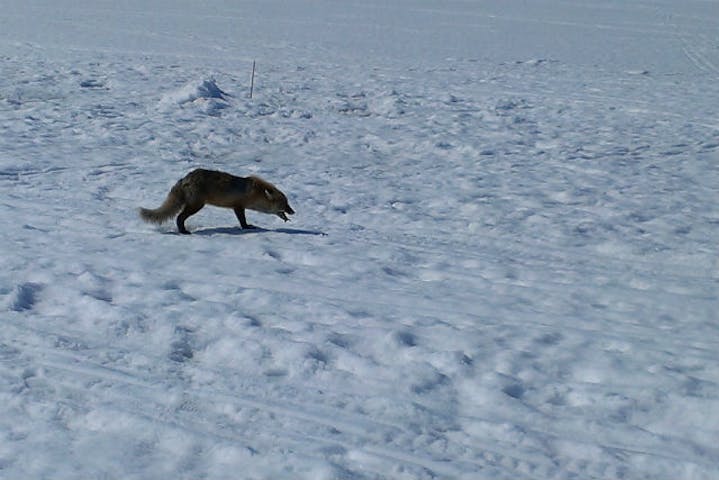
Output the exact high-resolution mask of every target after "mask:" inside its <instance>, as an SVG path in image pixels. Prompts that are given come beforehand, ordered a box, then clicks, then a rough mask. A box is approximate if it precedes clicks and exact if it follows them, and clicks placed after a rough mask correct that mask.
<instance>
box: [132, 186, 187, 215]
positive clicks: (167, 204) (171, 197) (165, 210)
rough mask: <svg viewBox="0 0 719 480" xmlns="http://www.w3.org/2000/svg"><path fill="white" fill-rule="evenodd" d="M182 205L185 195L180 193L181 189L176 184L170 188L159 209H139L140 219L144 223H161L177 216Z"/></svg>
mask: <svg viewBox="0 0 719 480" xmlns="http://www.w3.org/2000/svg"><path fill="white" fill-rule="evenodd" d="M184 205H185V195H184V194H183V193H182V188H180V183H179V182H178V183H177V184H176V185H175V186H174V187H172V190H170V193H168V194H167V198H166V199H165V201H164V202H162V205H160V207H159V208H155V209H149V208H140V209H139V212H140V217H141V218H142V219H143V220H144V221H146V222H150V223H163V222H166V221H167V220H169V219H171V218H172V217H174V216H175V215H177V214H178V213H179V212H180V210H182V207H183V206H184Z"/></svg>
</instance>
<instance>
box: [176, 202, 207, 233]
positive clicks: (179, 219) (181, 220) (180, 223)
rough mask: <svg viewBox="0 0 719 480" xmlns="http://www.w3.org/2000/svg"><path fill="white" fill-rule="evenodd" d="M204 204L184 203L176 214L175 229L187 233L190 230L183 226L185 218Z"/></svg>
mask: <svg viewBox="0 0 719 480" xmlns="http://www.w3.org/2000/svg"><path fill="white" fill-rule="evenodd" d="M204 206H205V205H204V204H202V203H200V204H198V205H185V208H184V209H183V210H182V211H181V212H180V214H179V215H178V216H177V229H178V230H179V231H180V233H184V234H186V235H187V234H189V233H190V231H189V230H187V229H186V228H185V220H187V217H189V216H191V215H194V214H196V213H197V212H199V211H200V210H201V209H202V207H204Z"/></svg>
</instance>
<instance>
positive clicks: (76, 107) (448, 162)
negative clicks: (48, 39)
mask: <svg viewBox="0 0 719 480" xmlns="http://www.w3.org/2000/svg"><path fill="white" fill-rule="evenodd" d="M41 3H42V2H40V3H38V4H37V5H34V6H33V8H36V9H39V11H43V12H45V11H48V10H46V8H48V7H46V6H42V7H41V6H38V5H41ZM510 3H511V2H510ZM542 3H543V4H546V5H545V6H550V7H552V8H553V9H559V11H563V10H562V9H564V8H566V9H568V10H567V11H568V12H574V9H576V8H579V10H577V11H578V12H580V13H581V12H583V11H584V10H582V8H587V9H589V10H588V11H594V10H595V9H596V12H595V13H597V12H599V13H601V16H598V17H597V18H595V19H591V18H584V17H582V15H579V14H577V16H576V17H572V16H571V15H569V16H567V19H566V20H561V19H560V20H556V21H555V20H550V19H548V18H546V17H544V16H540V17H529V16H527V15H525V14H521V15H520V14H518V13H517V12H512V11H511V9H510V10H507V11H505V12H502V11H493V10H492V8H491V5H493V4H491V2H490V4H489V5H490V6H488V7H486V8H487V10H486V11H481V12H474V11H465V10H463V9H464V8H465V7H466V6H465V5H464V4H462V3H457V2H451V5H449V6H445V7H443V8H440V11H437V12H428V11H426V9H423V8H421V7H420V5H419V2H417V4H416V7H415V8H411V9H408V10H407V11H406V13H407V15H408V18H410V19H412V20H413V21H416V22H417V23H416V25H413V24H412V23H411V22H409V23H408V24H407V25H406V31H404V30H403V31H404V34H405V35H409V36H410V37H411V36H412V35H414V34H413V33H412V32H413V31H415V30H418V31H419V30H421V27H422V21H423V19H424V18H425V16H426V15H429V14H430V13H431V14H433V15H434V14H437V15H439V16H440V18H442V19H444V22H445V23H444V24H442V25H444V26H440V27H438V28H440V30H441V31H443V32H444V31H445V30H444V28H445V26H446V25H449V26H454V27H455V28H456V27H458V26H459V25H462V23H461V21H462V20H463V18H464V17H461V15H463V14H465V13H466V14H467V15H468V16H467V17H466V18H467V19H471V18H475V19H478V21H479V22H480V23H481V24H482V25H485V26H487V28H489V29H490V30H491V29H492V28H494V27H496V25H498V24H502V25H504V24H505V22H508V23H509V24H512V25H515V24H517V23H519V24H527V25H532V24H535V23H538V24H541V25H544V26H547V25H552V26H554V27H556V28H561V27H567V28H570V29H571V31H574V29H578V31H580V32H581V31H594V30H607V29H609V30H613V31H614V30H616V31H623V32H625V33H626V34H627V35H630V36H632V38H635V37H639V38H657V39H659V40H662V41H665V40H667V39H669V40H672V41H673V42H674V43H672V46H673V48H675V49H676V56H675V57H672V58H674V59H675V63H673V64H671V65H668V66H667V69H669V70H671V69H673V68H676V69H677V71H678V72H679V73H677V72H661V73H659V72H654V71H651V70H646V69H645V68H644V67H643V66H641V65H638V66H637V68H636V69H633V68H623V67H620V68H611V67H610V66H608V65H609V64H603V65H591V64H578V63H574V64H573V63H571V62H569V61H567V60H566V59H565V60H556V59H552V58H550V57H546V58H535V59H526V58H524V59H521V60H520V59H517V58H507V59H506V60H504V61H497V60H496V59H494V58H493V56H492V55H490V54H488V56H487V57H486V58H485V57H482V58H469V57H467V58H452V59H445V60H443V61H439V62H437V63H435V64H431V62H424V61H421V62H411V61H409V60H407V61H405V62H391V61H390V62H380V63H379V64H378V65H372V66H368V65H367V64H366V63H363V62H354V57H352V56H350V57H348V58H345V59H344V60H343V59H342V55H339V54H338V53H337V51H332V50H331V49H330V48H329V47H326V46H325V45H324V44H323V43H322V42H321V41H320V40H317V41H318V43H317V44H313V46H314V47H317V49H318V53H317V52H315V53H313V54H312V55H310V54H309V53H307V51H306V50H302V49H301V48H299V47H297V46H292V44H291V42H289V41H288V40H282V41H280V40H278V41H277V42H278V43H277V44H271V45H269V46H268V47H266V48H265V49H264V50H262V51H263V52H265V54H266V56H267V58H266V59H265V60H264V61H260V63H259V70H258V77H257V84H256V85H257V90H256V97H255V98H254V99H252V100H250V99H248V98H246V92H245V86H246V84H247V81H248V78H247V75H246V74H245V72H244V70H243V69H244V67H245V66H246V65H245V64H246V63H247V61H246V59H243V61H238V57H237V56H228V57H227V58H225V59H224V60H223V59H222V58H220V59H218V58H216V57H215V55H221V54H222V52H228V51H230V50H233V51H234V50H236V49H231V48H230V45H222V44H220V43H219V42H215V43H209V44H207V45H204V49H201V48H199V47H198V43H197V42H196V41H193V40H192V39H191V38H190V39H189V40H188V38H189V37H186V36H184V35H182V34H180V33H179V31H180V30H181V29H179V27H172V26H171V24H165V23H163V24H162V26H161V28H158V29H157V30H156V31H154V32H153V31H148V32H146V33H143V28H142V27H141V26H132V27H130V26H126V27H119V26H115V27H110V26H106V27H104V26H103V23H102V22H103V21H104V20H103V16H104V14H105V13H107V12H106V11H104V10H102V9H100V10H94V9H88V10H84V11H83V14H84V15H85V16H86V20H87V23H83V24H82V25H83V29H79V30H78V31H79V32H85V30H87V31H99V32H100V33H104V34H106V38H114V35H117V34H120V33H122V32H124V33H125V34H127V35H128V38H129V41H130V44H129V45H130V46H129V47H127V48H124V47H123V48H119V47H116V48H112V42H109V43H108V44H102V45H100V44H98V46H97V47H94V48H91V47H85V48H80V47H78V46H77V45H75V44H73V42H74V41H76V39H74V37H72V34H71V33H72V31H71V30H63V28H64V27H62V25H64V23H63V22H68V21H69V20H62V19H60V20H58V21H57V22H56V23H53V25H54V26H53V27H52V28H56V29H59V30H58V31H62V32H65V33H66V34H67V35H68V37H67V38H66V39H65V41H66V42H67V46H68V47H71V48H68V49H67V51H64V52H62V54H60V53H58V49H59V48H60V47H61V46H62V45H60V47H58V46H57V45H48V44H45V45H42V46H39V45H36V44H34V43H33V42H31V41H28V42H25V41H24V40H22V39H21V38H17V43H15V44H13V48H11V49H9V48H8V47H7V45H6V46H5V47H3V49H2V50H0V52H2V62H3V71H4V74H3V75H2V76H0V113H1V114H0V188H1V189H2V191H3V193H4V195H3V198H2V205H3V207H4V211H5V212H6V213H5V218H6V222H5V228H3V230H2V232H1V233H0V241H1V242H2V245H3V255H2V258H0V262H2V263H0V266H1V267H2V272H4V274H3V275H2V277H0V279H1V280H0V312H2V314H1V316H2V322H3V327H4V328H3V329H2V333H0V402H1V403H2V404H3V405H4V406H5V407H4V408H5V413H4V415H2V416H0V478H77V477H78V476H83V477H92V478H150V477H151V478H168V477H172V478H228V472H233V475H234V472H241V473H240V477H237V478H312V479H321V478H342V479H379V478H411V479H423V478H466V479H475V478H527V479H544V478H561V479H571V478H627V479H630V478H631V479H635V478H685V479H709V478H712V476H713V475H714V474H715V471H716V466H717V463H718V462H719V450H717V448H716V446H715V443H716V442H715V438H716V435H717V432H719V423H718V422H717V420H716V419H717V418H719V417H718V416H717V413H718V412H717V409H718V408H719V374H718V373H717V372H719V357H718V356H717V353H716V352H717V350H718V347H719V340H717V338H716V327H717V322H716V319H717V316H716V311H717V307H719V274H718V273H717V272H718V271H719V258H718V257H717V249H716V247H717V240H716V239H717V233H718V230H719V213H718V211H717V201H716V200H717V190H716V189H717V185H719V163H718V162H717V160H719V122H717V105H718V103H717V101H716V100H717V99H718V98H719V92H718V91H717V90H718V88H719V87H718V86H717V82H716V78H715V77H716V73H717V65H719V55H718V54H717V53H716V48H715V47H716V44H717V37H716V34H715V33H714V34H713V35H714V36H710V35H712V34H711V33H710V32H711V29H710V28H709V26H708V25H709V23H708V22H707V20H706V17H705V16H704V15H702V13H703V11H704V10H703V9H704V8H709V7H708V6H706V5H704V4H702V3H701V2H691V3H692V8H693V10H689V11H688V12H689V13H686V12H685V13H677V12H673V13H672V14H671V15H664V14H662V13H661V11H660V10H661V9H662V7H661V5H657V6H654V4H650V3H647V2H634V3H632V4H631V5H629V6H625V5H624V4H623V3H622V4H620V3H617V2H611V3H609V4H602V6H601V7H600V6H596V7H592V8H589V7H590V5H593V2H585V5H584V6H583V7H573V8H570V3H569V2H561V1H551V2H550V1H547V2H542ZM347 5H350V4H349V3H348V4H347ZM498 5H500V4H499V3H497V4H496V5H495V7H494V8H500V7H499V6H498ZM572 5H573V4H572ZM370 7H371V6H370ZM370 7H366V6H365V4H362V5H360V4H352V6H351V8H350V7H348V12H349V13H347V14H346V16H344V17H342V16H333V18H334V20H335V21H336V25H335V26H330V27H329V28H330V32H332V31H334V30H335V29H336V28H339V29H340V30H341V28H348V27H349V26H352V25H354V26H355V28H356V29H357V30H359V31H361V30H363V29H367V28H369V27H368V25H369V24H370V23H369V22H368V23H362V22H361V21H360V19H362V18H364V17H363V15H365V14H368V13H367V12H374V10H373V8H379V7H377V6H374V7H372V8H370ZM127 8H128V10H127V11H126V12H125V13H126V14H127V15H128V16H129V17H133V18H134V16H135V13H133V12H135V11H133V10H131V9H130V7H127ZM188 8H189V7H188ZM208 8H209V7H208ZM267 8H270V7H267ZM466 8H468V7H466ZM365 10H366V11H365ZM395 10H396V9H394V8H391V9H390V8H388V9H386V11H384V13H385V14H386V15H387V17H388V18H392V17H393V16H394V15H398V14H399V13H401V12H398V11H395ZM330 11H331V12H333V10H330ZM102 12H105V13H102ZM637 12H639V13H641V14H642V15H645V16H646V15H650V17H647V18H648V20H646V22H644V23H642V22H640V21H638V20H637V22H636V23H632V21H631V19H632V18H635V17H632V16H631V15H630V16H629V17H628V19H624V16H623V15H622V14H623V13H624V14H628V13H631V14H632V15H639V13H637ZM690 12H696V14H695V15H694V16H693V15H692V14H691V13H690ZM203 13H204V14H205V15H206V16H204V17H202V18H204V19H205V20H206V21H208V22H210V21H217V22H220V21H221V19H222V18H223V17H222V15H217V16H216V15H215V13H214V11H212V9H209V10H208V11H205V12H203ZM228 14H229V15H231V16H232V15H234V16H235V18H236V19H237V20H238V21H240V20H241V19H242V18H243V14H241V13H240V12H237V11H232V12H228ZM248 15H249V14H248ZM333 15H334V13H333ZM191 16H192V15H191V11H190V10H184V11H182V12H180V13H177V14H176V15H174V16H172V15H171V17H172V18H174V19H175V20H176V21H177V22H179V24H181V25H184V24H185V22H188V21H189V20H188V18H190V17H191ZM23 18H24V17H23V16H22V15H20V14H16V18H15V20H17V21H18V22H22V19H23ZM281 18H284V17H281ZM530 18H533V20H530ZM619 18H622V19H623V20H622V21H619V20H617V19H619ZM636 18H643V17H636ZM213 19H214V20H213ZM245 20H246V19H245ZM245 20H242V21H243V22H244V21H245ZM612 21H616V22H617V23H615V24H610V23H608V22H612ZM305 22H306V23H305ZM483 22H486V23H483ZM497 22H498V23H497ZM704 22H707V23H706V24H705V23H704ZM280 23H283V22H280ZM715 23H716V22H715ZM283 24H284V25H292V28H296V29H298V30H300V31H304V30H303V29H305V28H308V25H309V28H311V27H312V25H314V24H313V22H312V21H311V20H310V19H309V17H306V16H300V17H297V20H292V22H290V20H289V19H287V20H286V22H284V23H283ZM58 25H61V26H59V27H58ZM218 25H219V24H218ZM692 25H694V26H697V27H701V28H700V29H699V30H698V31H697V32H693V31H692V29H691V28H690V27H691V26H692ZM6 26H7V25H6ZM104 28H106V29H107V30H103V29H104ZM173 28H178V30H173ZM378 28H379V27H378ZM467 28H468V29H469V30H467V31H473V30H472V28H474V27H471V28H470V27H467ZM527 28H530V27H527ZM6 31H7V30H6ZM530 33H531V32H530ZM75 34H78V35H80V34H79V33H77V32H75ZM82 34H83V35H84V33H82ZM203 34H204V35H205V36H204V37H203V38H204V39H207V38H211V35H210V34H209V33H208V32H203ZM348 34H349V35H350V36H352V35H356V34H357V33H356V31H354V30H352V29H350V32H349V33H348ZM445 34H446V35H447V38H451V35H450V34H449V33H446V32H445ZM5 35H8V34H5ZM17 35H18V36H19V37H20V36H21V34H19V33H18V34H17ZM22 35H24V34H22ZM328 35H329V37H328V38H331V37H332V33H328ZM527 35H529V33H528V34H527ZM2 38H4V39H7V37H2ZM78 38H80V37H78ZM336 38H340V37H336ZM412 38H413V37H412ZM138 39H152V41H150V44H151V45H154V46H155V47H156V48H157V50H156V51H150V52H149V53H147V54H139V53H137V52H138V51H142V50H139V49H138V50H132V49H133V48H139V47H135V45H136V43H138V44H139V43H142V42H141V41H140V40H138ZM148 41H149V40H148ZM174 41H177V45H176V46H175V47H174V49H172V48H170V47H169V45H171V44H172V42H174ZM255 42H257V45H261V43H260V40H255ZM253 45H255V44H253ZM183 46H184V47H183ZM283 46H284V47H287V49H288V50H289V51H288V52H285V53H284V54H283V55H278V56H276V57H272V54H273V53H276V52H280V51H284V50H283ZM490 46H491V45H490ZM395 47H396V46H393V47H392V48H395ZM324 48H327V50H325V49H324ZM344 48H349V47H344ZM646 48H647V49H648V50H647V51H649V47H646ZM608 50H609V49H607V52H606V53H610V52H608ZM672 51H673V50H672ZM323 53H326V56H325V57H324V58H323V55H322V54H323ZM682 62H688V63H682ZM208 65H211V67H208ZM683 69H685V70H686V72H683ZM240 70H242V71H240ZM698 92H699V95H697V93H698ZM198 166H203V167H208V168H217V169H222V170H226V171H230V172H233V173H236V174H240V175H249V174H259V175H261V176H263V177H266V178H267V179H268V180H270V181H272V182H274V183H276V184H277V185H278V186H279V187H280V188H281V189H282V190H283V191H285V192H286V193H287V194H288V196H289V199H290V203H291V204H292V205H293V207H294V208H295V210H296V211H297V215H295V216H294V217H293V219H292V222H290V223H286V224H280V223H279V222H278V220H277V219H276V218H274V217H269V216H263V215H260V214H257V213H254V212H249V214H248V217H249V220H250V221H251V222H253V223H256V224H257V225H259V226H261V227H262V228H260V229H258V230H255V231H249V232H245V231H242V230H240V229H239V227H238V226H236V225H235V222H236V220H235V218H234V215H233V214H232V212H231V211H229V210H224V209H217V208H214V207H208V208H206V209H203V210H202V211H201V212H200V213H199V214H197V215H195V216H193V217H191V218H190V219H189V220H188V227H189V228H190V230H191V231H193V235H192V236H189V237H187V236H182V235H178V234H176V233H175V228H174V225H173V224H172V222H170V223H168V224H167V225H164V226H161V227H156V226H152V225H146V224H143V223H141V221H140V220H139V218H138V216H137V212H136V209H137V207H139V206H145V207H156V206H157V205H159V204H160V203H161V201H162V200H163V198H164V196H165V195H166V194H167V192H168V191H169V188H170V187H171V186H172V185H173V184H174V182H175V181H177V179H178V178H180V177H181V176H182V175H184V174H185V173H187V172H188V171H189V170H191V169H192V168H195V167H198Z"/></svg>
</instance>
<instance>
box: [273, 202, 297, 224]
mask: <svg viewBox="0 0 719 480" xmlns="http://www.w3.org/2000/svg"><path fill="white" fill-rule="evenodd" d="M285 213H287V214H289V215H294V214H295V211H294V210H292V207H290V205H289V204H287V205H285V209H284V211H281V212H277V216H278V217H280V218H281V219H282V220H284V221H285V222H286V221H288V220H289V218H287V215H285Z"/></svg>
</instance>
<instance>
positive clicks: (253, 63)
mask: <svg viewBox="0 0 719 480" xmlns="http://www.w3.org/2000/svg"><path fill="white" fill-rule="evenodd" d="M254 89H255V60H252V81H251V82H250V98H252V92H253V90H254Z"/></svg>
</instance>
